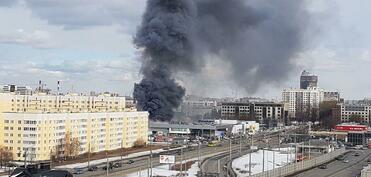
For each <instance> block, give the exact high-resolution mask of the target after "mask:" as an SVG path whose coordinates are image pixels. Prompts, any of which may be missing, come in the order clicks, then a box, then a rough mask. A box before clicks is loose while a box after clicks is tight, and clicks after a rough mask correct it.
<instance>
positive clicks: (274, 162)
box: [272, 149, 276, 176]
mask: <svg viewBox="0 0 371 177" xmlns="http://www.w3.org/2000/svg"><path fill="white" fill-rule="evenodd" d="M272 152H273V176H275V174H276V173H275V172H276V171H275V170H276V157H275V155H276V154H275V152H274V149H272Z"/></svg>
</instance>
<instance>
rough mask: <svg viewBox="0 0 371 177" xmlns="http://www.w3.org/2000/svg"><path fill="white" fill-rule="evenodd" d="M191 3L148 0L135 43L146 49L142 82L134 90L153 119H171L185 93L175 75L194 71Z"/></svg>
mask: <svg viewBox="0 0 371 177" xmlns="http://www.w3.org/2000/svg"><path fill="white" fill-rule="evenodd" d="M193 8H194V5H193V4H192V1H190V0H149V1H148V3H147V9H146V12H145V14H144V16H143V21H142V25H141V28H140V29H139V31H138V33H137V35H136V38H135V39H134V43H135V44H136V45H137V46H138V47H140V48H143V50H144V51H143V61H142V68H141V71H142V73H143V80H142V81H141V82H140V83H139V84H136V85H135V87H134V98H135V99H136V101H137V105H138V107H139V108H140V109H142V110H146V111H148V112H149V113H150V118H151V119H154V120H170V119H171V118H172V117H173V114H174V109H176V108H177V107H178V106H179V105H180V103H181V101H182V98H183V96H184V94H185V89H184V88H183V87H181V86H180V85H179V84H177V83H176V81H175V79H174V75H173V73H174V72H176V71H177V70H183V69H187V70H189V69H191V68H194V67H195V66H194V64H195V62H193V61H192V56H193V47H192V46H193V45H192V44H191V35H192V34H191V33H192V30H191V26H193V25H192V23H193V21H194V18H195V16H194V15H195V12H196V11H195V9H193Z"/></svg>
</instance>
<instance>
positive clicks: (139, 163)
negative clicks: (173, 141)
mask: <svg viewBox="0 0 371 177" xmlns="http://www.w3.org/2000/svg"><path fill="white" fill-rule="evenodd" d="M291 131H294V130H291ZM286 133H289V131H288V132H286ZM264 136H265V137H270V136H273V137H276V136H277V132H273V133H272V132H270V133H264V134H260V135H256V136H255V137H254V139H255V140H254V141H257V140H261V139H263V138H262V137H264ZM236 140H238V139H236ZM249 142H250V141H249V140H248V139H243V140H242V146H241V147H242V150H244V151H247V150H248V149H247V145H248V144H249ZM271 143H272V144H273V142H271ZM229 149H230V148H229V140H225V141H223V142H222V144H221V146H218V147H207V146H206V145H201V146H200V152H198V148H197V147H195V148H193V149H184V152H183V160H189V159H197V158H198V154H200V158H203V157H205V156H210V155H212V156H215V157H216V158H210V159H218V158H223V157H228V158H224V159H225V160H224V161H222V162H224V163H226V161H227V159H228V160H229ZM239 149H240V145H239V144H233V145H232V150H233V152H236V153H237V152H239ZM221 153H224V155H222V156H220V155H219V154H221ZM225 153H227V155H225ZM246 153H247V152H246ZM168 155H175V156H176V160H177V163H179V162H180V161H179V159H180V154H179V152H173V153H172V154H168ZM158 156H159V155H158V154H154V155H153V158H152V166H153V167H156V166H159V165H160V164H159V157H158ZM128 160H134V163H132V164H127V162H128ZM216 161H217V160H216ZM221 164H223V163H221ZM104 166H105V163H104V164H100V165H98V170H97V171H93V172H91V171H87V169H85V172H84V173H83V174H75V175H74V176H76V177H103V176H106V170H103V167H104ZM149 166H150V165H149V156H148V155H146V156H141V157H136V158H131V159H125V160H124V163H123V167H121V168H114V169H112V170H109V176H111V177H115V176H120V177H122V176H123V175H126V174H129V173H133V172H137V171H140V170H147V168H148V167H149ZM207 166H213V167H217V166H216V165H207ZM223 166H224V165H221V168H223ZM209 169H210V170H206V171H213V170H214V169H212V168H209ZM216 170H217V169H216ZM221 171H222V170H221ZM214 172H215V171H214Z"/></svg>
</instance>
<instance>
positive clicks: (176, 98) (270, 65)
mask: <svg viewBox="0 0 371 177" xmlns="http://www.w3.org/2000/svg"><path fill="white" fill-rule="evenodd" d="M305 3H306V2H305V1H292V0H278V1H270V0H228V1H226V0H148V2H147V9H146V12H145V14H144V16H143V20H142V24H141V26H140V28H139V30H138V33H137V35H136V37H135V40H134V43H135V44H136V45H137V46H138V47H139V48H141V49H142V50H143V60H142V70H141V72H142V74H143V80H142V81H141V83H139V84H136V85H135V88H134V97H135V98H136V100H137V103H138V106H139V108H141V109H143V110H147V111H149V112H150V117H151V118H152V119H160V120H169V119H171V118H172V116H173V110H174V109H176V108H177V107H178V106H179V104H180V103H181V99H182V97H183V96H184V94H185V89H184V88H183V87H181V86H180V85H179V84H178V83H177V82H176V80H175V79H176V78H175V77H176V75H177V73H179V71H181V72H187V73H190V74H191V75H192V74H194V73H198V72H199V71H202V68H203V67H204V63H205V59H206V58H210V56H215V57H217V58H218V59H222V60H223V61H224V62H225V63H227V64H228V65H229V69H230V70H231V71H230V72H231V79H233V81H234V82H235V83H236V84H238V85H239V86H240V87H242V88H244V89H246V91H247V92H249V93H253V92H255V91H256V90H257V89H258V88H259V87H261V86H263V85H264V84H266V83H270V82H279V81H281V80H283V79H285V78H286V77H287V75H288V73H289V72H290V71H291V70H292V69H293V68H294V67H295V63H294V62H292V59H293V58H294V57H295V56H296V55H297V54H298V53H299V52H300V51H301V50H302V49H303V47H305V42H306V39H307V34H309V33H308V31H309V30H308V29H309V28H310V26H311V24H310V23H311V18H310V15H309V13H308V11H307V9H306V4H305ZM221 68H223V67H221ZM200 89H202V88H200Z"/></svg>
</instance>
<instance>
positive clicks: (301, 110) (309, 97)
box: [282, 87, 324, 118]
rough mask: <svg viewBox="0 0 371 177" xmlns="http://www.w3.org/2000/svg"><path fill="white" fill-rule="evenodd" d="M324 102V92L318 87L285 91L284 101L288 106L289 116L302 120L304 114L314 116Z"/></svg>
mask: <svg viewBox="0 0 371 177" xmlns="http://www.w3.org/2000/svg"><path fill="white" fill-rule="evenodd" d="M323 100H324V90H322V89H319V88H318V87H310V88H308V89H285V90H284V91H283V92H282V101H283V102H284V103H287V104H288V116H289V117H290V118H300V116H302V115H303V114H312V111H313V110H315V109H318V108H319V104H320V103H321V102H322V101H323Z"/></svg>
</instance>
